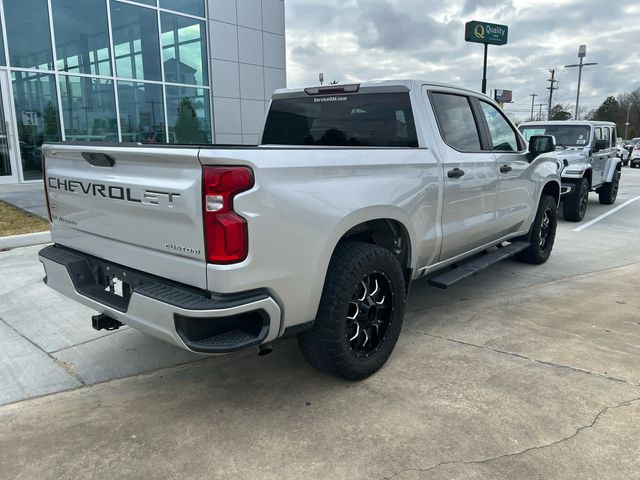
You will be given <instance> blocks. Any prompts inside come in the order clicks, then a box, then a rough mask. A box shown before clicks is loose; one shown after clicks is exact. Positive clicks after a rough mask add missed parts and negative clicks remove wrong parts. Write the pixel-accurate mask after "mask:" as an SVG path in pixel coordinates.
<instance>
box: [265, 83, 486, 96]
mask: <svg viewBox="0 0 640 480" xmlns="http://www.w3.org/2000/svg"><path fill="white" fill-rule="evenodd" d="M423 85H427V86H430V87H436V88H438V87H440V88H447V89H453V90H457V91H460V92H465V93H469V94H473V95H477V96H485V97H487V98H489V99H491V98H490V97H489V96H488V95H484V94H482V93H480V92H477V91H475V90H471V89H468V88H464V87H458V86H456V85H451V84H447V83H440V82H432V81H428V80H417V79H414V80H382V81H371V82H361V83H344V84H342V83H339V84H336V85H322V86H320V85H316V86H312V87H306V88H305V87H299V88H280V89H278V90H276V91H275V92H274V94H273V98H274V99H276V98H287V97H294V96H299V95H300V94H307V95H338V94H341V93H344V94H348V93H357V92H360V91H366V92H367V93H378V92H380V93H382V92H408V91H411V90H415V89H418V88H422V86H423ZM356 86H357V90H353V89H352V90H351V91H349V87H356ZM343 89H344V90H343ZM310 91H313V93H310Z"/></svg>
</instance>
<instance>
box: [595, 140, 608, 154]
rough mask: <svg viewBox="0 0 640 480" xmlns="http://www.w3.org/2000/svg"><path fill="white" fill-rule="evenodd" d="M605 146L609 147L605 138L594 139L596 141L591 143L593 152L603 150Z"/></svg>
mask: <svg viewBox="0 0 640 480" xmlns="http://www.w3.org/2000/svg"><path fill="white" fill-rule="evenodd" d="M605 148H609V142H607V141H606V140H596V143H595V144H594V145H593V151H594V153H595V152H599V151H600V150H604V149H605Z"/></svg>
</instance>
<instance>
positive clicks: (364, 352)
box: [298, 241, 406, 380]
mask: <svg viewBox="0 0 640 480" xmlns="http://www.w3.org/2000/svg"><path fill="white" fill-rule="evenodd" d="M405 301H406V286H405V280H404V275H403V272H402V268H401V267H400V264H399V263H398V260H397V259H396V257H394V256H393V254H392V253H391V252H390V251H389V250H386V249H384V248H382V247H379V246H377V245H372V244H368V243H363V242H355V241H343V242H341V243H340V244H338V246H337V247H336V250H335V252H334V253H333V257H332V258H331V262H330V264H329V270H328V272H327V277H326V279H325V283H324V289H323V291H322V298H321V300H320V307H319V309H318V314H317V316H316V319H315V322H314V324H313V327H311V329H309V330H306V331H304V332H301V333H299V334H298V345H299V346H300V350H301V351H302V354H303V356H304V357H305V358H306V359H307V361H308V362H309V363H311V365H313V366H314V367H316V368H318V369H319V370H321V371H323V372H326V373H330V374H332V375H335V376H338V377H342V378H345V379H347V380H362V379H364V378H367V377H368V376H370V375H372V374H373V373H375V372H376V371H378V370H379V369H380V368H381V367H382V365H384V363H385V362H386V361H387V359H388V358H389V356H390V355H391V352H392V351H393V349H394V347H395V345H396V342H397V340H398V336H399V335H400V330H401V328H402V321H403V318H404V307H405Z"/></svg>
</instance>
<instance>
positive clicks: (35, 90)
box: [12, 71, 61, 180]
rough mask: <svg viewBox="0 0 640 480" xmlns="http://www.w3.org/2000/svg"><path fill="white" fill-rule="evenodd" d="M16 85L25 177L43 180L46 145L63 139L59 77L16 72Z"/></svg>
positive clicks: (16, 101) (15, 99) (14, 86)
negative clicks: (58, 86)
mask: <svg viewBox="0 0 640 480" xmlns="http://www.w3.org/2000/svg"><path fill="white" fill-rule="evenodd" d="M12 84H13V99H14V102H15V108H16V120H17V125H18V139H19V141H20V156H21V159H22V168H23V172H24V178H25V180H36V179H40V178H41V177H42V144H43V143H45V142H57V141H60V139H61V138H60V118H59V116H58V97H57V94H56V81H55V77H54V76H53V75H51V74H48V73H33V72H17V71H14V72H13V73H12Z"/></svg>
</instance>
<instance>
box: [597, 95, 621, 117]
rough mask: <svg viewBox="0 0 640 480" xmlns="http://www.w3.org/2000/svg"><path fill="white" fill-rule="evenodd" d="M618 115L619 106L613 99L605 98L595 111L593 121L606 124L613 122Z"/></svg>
mask: <svg viewBox="0 0 640 480" xmlns="http://www.w3.org/2000/svg"><path fill="white" fill-rule="evenodd" d="M619 114H620V104H619V103H618V100H616V98H615V97H611V96H609V97H607V98H606V100H605V101H604V102H602V104H601V105H600V106H599V107H598V108H597V109H596V111H595V113H594V115H593V119H594V120H603V121H607V122H615V121H617V120H618V116H619Z"/></svg>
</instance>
